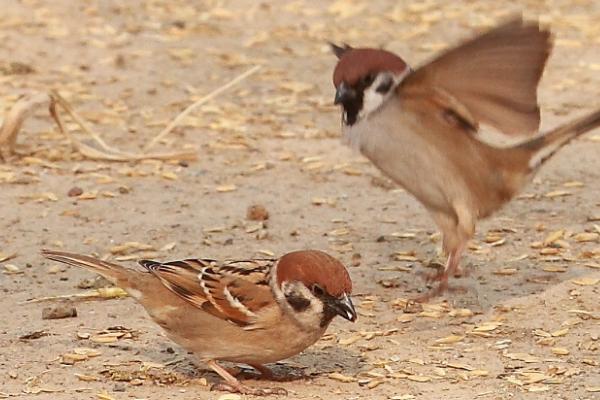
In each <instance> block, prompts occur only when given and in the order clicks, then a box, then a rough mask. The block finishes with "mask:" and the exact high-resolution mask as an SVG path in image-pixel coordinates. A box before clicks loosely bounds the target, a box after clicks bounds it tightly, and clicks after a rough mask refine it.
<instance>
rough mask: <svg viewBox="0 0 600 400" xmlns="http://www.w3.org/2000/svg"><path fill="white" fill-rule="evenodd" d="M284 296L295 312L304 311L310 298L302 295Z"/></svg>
mask: <svg viewBox="0 0 600 400" xmlns="http://www.w3.org/2000/svg"><path fill="white" fill-rule="evenodd" d="M285 298H286V300H287V302H288V304H289V305H290V306H291V307H292V308H293V309H294V311H296V312H302V311H306V309H307V308H308V307H309V306H310V300H308V299H306V298H304V297H300V296H295V295H289V296H286V297H285Z"/></svg>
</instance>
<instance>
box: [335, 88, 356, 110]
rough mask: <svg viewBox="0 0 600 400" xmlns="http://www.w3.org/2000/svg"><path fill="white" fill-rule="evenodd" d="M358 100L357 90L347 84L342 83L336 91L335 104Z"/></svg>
mask: <svg viewBox="0 0 600 400" xmlns="http://www.w3.org/2000/svg"><path fill="white" fill-rule="evenodd" d="M355 98H356V90H354V89H352V88H351V87H349V86H348V85H346V83H345V82H342V83H340V85H339V86H338V87H337V90H336V91H335V99H334V100H333V104H336V105H337V104H344V103H346V102H348V101H351V100H354V99H355Z"/></svg>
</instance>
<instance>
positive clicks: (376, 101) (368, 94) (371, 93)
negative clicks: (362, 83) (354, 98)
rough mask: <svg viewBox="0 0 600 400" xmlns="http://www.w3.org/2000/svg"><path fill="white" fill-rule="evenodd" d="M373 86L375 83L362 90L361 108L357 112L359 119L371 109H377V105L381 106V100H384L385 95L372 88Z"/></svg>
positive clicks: (369, 112)
mask: <svg viewBox="0 0 600 400" xmlns="http://www.w3.org/2000/svg"><path fill="white" fill-rule="evenodd" d="M374 86H375V85H372V86H371V87H369V88H367V89H366V90H365V92H364V95H363V108H362V110H360V112H359V113H358V117H359V119H363V118H364V117H366V116H368V115H369V114H371V113H372V112H373V111H375V110H377V109H378V108H379V107H381V105H382V104H383V101H384V100H385V97H384V96H383V95H382V94H381V93H379V92H377V91H376V90H375V89H374Z"/></svg>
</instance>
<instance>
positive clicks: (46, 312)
mask: <svg viewBox="0 0 600 400" xmlns="http://www.w3.org/2000/svg"><path fill="white" fill-rule="evenodd" d="M76 316H77V309H76V308H75V307H73V306H70V305H64V304H59V305H56V306H52V307H46V308H44V309H43V310H42V319H60V318H74V317H76Z"/></svg>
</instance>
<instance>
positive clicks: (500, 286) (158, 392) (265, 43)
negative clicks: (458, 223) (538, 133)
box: [0, 0, 600, 400]
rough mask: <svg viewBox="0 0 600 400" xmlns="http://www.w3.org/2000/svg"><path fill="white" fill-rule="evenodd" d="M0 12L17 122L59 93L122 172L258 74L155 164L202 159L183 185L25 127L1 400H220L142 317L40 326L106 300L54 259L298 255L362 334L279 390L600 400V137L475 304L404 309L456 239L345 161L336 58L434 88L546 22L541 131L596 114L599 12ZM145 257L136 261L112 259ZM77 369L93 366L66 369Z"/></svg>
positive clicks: (152, 6)
mask: <svg viewBox="0 0 600 400" xmlns="http://www.w3.org/2000/svg"><path fill="white" fill-rule="evenodd" d="M1 3H2V6H1V8H2V11H1V13H0V43H2V45H1V46H0V108H1V109H3V110H6V109H8V108H9V107H10V106H12V104H14V102H15V101H16V99H17V97H18V96H19V95H20V94H22V93H25V92H27V91H31V90H40V91H47V90H49V89H51V88H54V89H58V90H59V91H60V92H61V93H62V94H63V96H65V97H66V98H67V99H68V100H69V101H71V102H72V103H73V105H74V107H75V108H76V109H77V110H78V111H79V112H80V113H81V115H82V116H83V117H84V118H85V119H86V120H87V121H88V123H89V124H90V126H92V127H93V129H94V130H96V131H97V132H98V133H99V134H101V135H102V137H103V138H104V139H105V140H106V141H107V142H108V143H110V145H112V146H115V147H118V148H120V149H122V150H127V151H132V152H139V151H140V149H141V147H142V146H143V145H144V144H145V143H147V142H148V141H149V140H150V139H151V138H152V137H153V136H154V135H156V133H157V132H158V131H159V130H161V129H162V128H164V126H165V125H166V124H167V123H168V121H169V120H171V119H172V118H173V117H174V116H175V115H177V113H179V112H180V111H181V110H182V109H183V108H185V107H186V106H187V105H189V104H191V103H192V102H193V101H194V100H197V99H199V98H200V97H202V96H203V95H204V94H206V93H208V92H209V91H211V90H213V89H215V88H217V87H219V86H221V85H223V84H224V83H226V82H227V81H229V80H231V79H233V78H234V77H235V76H237V75H238V74H240V73H242V72H244V71H245V70H247V69H249V68H250V67H252V66H253V65H256V64H260V65H262V66H263V67H262V69H261V70H260V71H259V72H258V73H257V74H255V75H253V76H252V77H250V78H249V79H247V80H246V81H244V82H243V83H242V84H240V85H239V86H236V87H235V88H234V89H232V90H230V91H228V92H226V93H224V94H222V95H220V96H219V97H218V98H217V99H215V100H213V101H211V102H209V103H207V104H206V105H204V106H202V107H201V108H200V110H198V111H197V112H195V113H193V114H192V116H190V117H189V118H187V119H186V120H185V123H184V125H183V126H181V127H179V128H177V129H176V131H175V132H174V133H172V134H171V135H169V136H168V137H167V138H166V140H165V141H164V142H163V143H161V144H160V145H159V146H157V148H156V150H157V151H158V150H161V151H172V150H177V149H182V148H185V147H186V146H195V147H196V148H197V149H198V160H197V161H193V162H189V163H178V162H177V161H173V162H154V161H152V162H139V163H112V162H95V161H89V160H85V159H83V158H82V157H81V156H80V155H79V154H77V153H75V152H72V150H71V148H70V146H69V144H68V142H67V140H66V139H65V138H64V137H63V136H62V135H60V133H59V132H58V131H57V129H56V127H55V125H54V124H53V123H52V122H51V120H50V119H49V118H48V116H47V112H45V111H44V110H39V112H36V113H35V116H34V117H33V118H32V119H30V120H29V121H28V122H27V123H26V125H25V128H24V131H23V132H22V134H21V135H20V136H19V138H18V142H19V146H18V150H19V151H20V152H21V153H22V154H24V155H22V156H18V157H14V158H13V159H11V160H9V162H8V163H5V164H0V204H1V205H2V211H1V213H0V252H1V253H2V254H1V255H0V259H2V258H6V256H10V255H12V254H13V253H14V254H15V257H13V258H11V259H9V260H7V261H4V262H2V263H1V264H0V271H1V272H2V273H1V274H0V287H1V289H2V292H1V294H2V300H1V305H2V306H1V307H0V349H1V350H0V398H5V397H8V398H13V397H14V398H23V399H118V400H124V399H133V398H137V399H218V398H219V396H221V395H222V393H216V392H209V390H208V386H209V385H210V384H211V383H214V382H216V381H217V380H218V377H217V376H216V375H215V374H214V373H212V372H209V371H207V370H205V369H203V368H204V367H202V366H201V367H200V368H195V367H194V366H193V365H192V364H191V357H190V356H189V355H186V354H185V352H184V351H182V350H181V349H180V348H178V347H177V346H175V345H174V344H173V343H171V342H170V341H169V340H168V339H167V338H166V337H165V336H164V334H163V333H162V332H161V331H160V329H159V328H158V327H157V326H155V325H153V323H152V322H151V321H150V320H149V318H148V317H147V316H146V314H145V312H144V310H143V309H142V308H141V307H140V306H138V305H137V304H136V303H135V302H134V301H133V300H132V299H130V298H125V299H120V300H112V299H111V300H105V301H93V302H80V301H77V302H75V303H74V305H75V307H76V309H77V317H74V318H66V319H57V320H43V319H42V310H43V309H44V308H46V307H50V306H53V305H56V304H57V303H56V302H50V303H25V302H26V301H27V300H30V299H35V298H40V297H44V296H57V295H67V294H74V293H81V292H84V291H85V290H84V289H80V288H78V286H81V285H80V284H81V282H82V281H83V280H84V279H88V278H92V275H91V274H89V273H87V272H85V271H82V270H77V269H72V268H67V267H64V266H58V265H57V264H55V263H52V262H48V261H45V260H43V259H41V257H40V256H39V254H38V252H39V249H40V248H43V247H49V248H63V249H66V250H69V251H74V252H81V253H86V254H92V253H93V254H97V255H100V256H105V255H110V257H111V258H112V259H113V260H114V259H120V260H123V262H126V263H127V262H129V263H131V262H133V260H135V259H138V258H142V257H153V258H157V259H160V260H170V259H171V260H172V259H179V258H187V257H214V258H226V257H237V258H240V257H241V258H243V257H249V256H260V255H270V254H275V255H278V254H282V253H284V252H287V251H291V250H295V249H302V248H319V249H323V250H326V251H328V252H330V253H331V254H333V255H336V256H338V257H340V259H341V260H343V261H344V263H346V264H347V265H349V266H350V267H349V268H350V272H351V275H352V278H353V280H354V284H355V292H356V293H355V296H354V297H355V302H356V303H357V304H358V310H359V313H360V317H359V321H358V322H357V323H356V324H351V323H348V322H346V321H341V320H340V321H335V322H334V323H333V324H332V326H331V328H330V330H329V334H328V335H327V336H326V337H325V338H323V340H321V341H320V342H318V343H317V344H316V345H315V346H313V347H312V348H310V349H308V350H307V351H306V352H304V353H303V354H301V355H299V356H297V357H294V358H293V359H290V360H286V361H284V362H282V363H280V364H279V365H277V366H275V370H276V372H277V373H280V374H284V373H299V372H303V373H304V375H305V376H307V379H304V380H297V381H294V382H288V383H283V384H279V386H283V387H285V388H286V389H287V390H288V391H289V392H290V395H289V397H288V398H291V399H312V398H315V399H328V400H329V399H347V400H354V399H396V400H400V399H402V400H409V399H475V398H477V399H598V398H600V392H599V391H600V372H599V371H600V366H599V363H600V357H599V355H600V341H599V336H600V323H599V322H600V305H599V303H598V298H599V291H600V283H598V282H599V280H600V270H599V268H600V241H599V239H598V237H599V233H600V185H599V184H598V178H599V177H600V158H599V157H598V155H599V154H600V132H593V133H590V134H588V135H586V136H585V137H582V138H580V139H579V140H576V141H575V142H574V143H572V144H570V145H569V146H568V147H566V148H565V149H563V151H561V152H560V154H559V155H558V156H557V157H556V158H555V159H554V160H552V161H551V162H549V163H548V165H547V166H546V167H545V168H544V169H543V171H542V172H541V173H540V174H539V176H538V177H537V178H536V179H535V181H534V182H533V183H532V184H531V185H530V186H529V187H528V188H527V190H526V192H525V193H524V194H523V195H522V196H520V197H519V198H517V199H515V200H514V201H513V202H512V203H511V204H509V205H508V206H507V207H506V208H505V209H503V210H502V211H500V212H499V213H498V214H496V215H495V216H494V217H492V218H491V219H489V220H487V221H484V222H482V223H481V224H480V225H479V226H478V233H477V236H476V238H475V240H473V242H472V245H471V246H470V250H469V251H468V253H467V254H466V256H465V258H464V263H465V265H467V266H468V270H469V271H470V274H469V276H468V277H465V278H461V279H456V280H454V281H453V283H454V284H455V285H461V286H463V288H464V289H465V290H466V291H462V292H455V293H451V294H449V295H448V296H446V297H445V298H443V299H438V300H436V301H433V302H431V303H430V304H426V305H424V307H423V309H422V310H421V309H418V308H414V307H406V299H407V298H412V297H415V296H417V295H419V294H420V293H422V291H423V290H426V286H425V283H424V282H423V281H422V279H421V278H420V277H419V272H423V271H427V270H428V269H427V268H425V265H426V264H428V261H430V260H438V261H440V260H441V258H440V256H439V254H438V251H439V250H438V249H439V245H440V244H439V235H438V234H436V229H435V226H434V224H433V222H432V221H431V220H430V219H429V217H428V216H427V215H426V213H425V212H424V210H423V208H422V207H421V206H420V205H419V204H418V203H417V202H416V201H415V200H414V199H412V198H411V197H410V196H409V195H408V194H407V193H405V192H404V191H402V190H399V189H398V188H395V187H394V186H393V185H391V184H390V183H389V182H388V181H386V180H385V179H383V178H382V177H381V175H380V173H379V172H378V171H377V170H376V169H375V168H373V167H372V166H371V165H370V164H369V163H368V162H366V161H365V160H364V159H362V158H361V157H360V156H359V155H357V154H353V153H352V152H351V151H350V150H349V149H347V148H345V147H344V146H343V145H342V144H341V143H340V141H339V119H340V116H339V111H338V110H337V109H336V108H335V107H333V106H332V104H331V103H332V99H333V88H332V84H331V72H332V67H333V65H334V62H335V60H334V58H333V57H332V56H331V55H330V54H329V52H328V49H327V46H326V44H325V41H326V40H334V41H338V42H342V41H343V42H348V43H351V44H360V45H375V46H379V45H382V46H385V47H386V48H388V49H391V50H393V51H396V52H398V53H400V54H402V55H403V56H404V57H405V58H406V59H407V60H408V61H409V62H410V63H411V64H412V65H417V64H418V63H419V62H421V61H423V60H425V59H427V58H428V57H430V56H431V55H433V54H435V52H436V51H438V50H440V49H441V48H443V47H445V46H447V45H449V44H451V43H454V42H455V41H457V40H459V39H460V38H463V37H465V36H468V35H470V34H472V33H474V32H477V31H479V30H481V29H484V28H485V27H488V26H491V25H492V24H493V23H494V22H495V21H498V20H500V19H501V18H503V17H506V16H507V15H510V14H511V13H513V12H516V11H519V10H524V11H525V13H526V15H529V16H540V17H541V18H542V20H543V21H544V22H545V23H549V24H551V26H552V29H553V31H554V32H555V34H556V36H557V42H556V46H555V50H554V52H553V55H552V56H551V58H550V61H549V64H548V68H547V70H546V73H545V76H544V79H543V81H542V83H541V85H540V103H541V107H542V111H543V114H542V115H543V123H542V125H543V127H544V128H547V127H552V126H554V125H555V124H557V123H559V122H561V121H566V120H567V119H569V118H573V117H575V116H578V115H581V114H583V113H584V112H585V111H590V110H591V109H592V108H594V107H598V105H600V39H599V38H600V24H598V21H600V5H599V4H598V2H596V1H593V0H588V1H586V0H579V1H553V0H547V1H536V0H531V1H524V2H522V4H520V5H519V4H517V2H511V5H506V4H504V3H505V2H488V1H462V2H461V1H456V2H445V1H441V0H429V1H424V2H394V1H389V2H385V1H378V0H376V1H336V2H329V1H320V2H317V1H314V2H313V1H306V2H300V1H296V2H283V1H282V2H273V3H269V2H258V1H252V0H231V1H203V2H188V1H179V0H178V1H172V0H170V1H166V0H153V1H128V2H123V1H116V0H114V1H113V0H106V1H97V2H94V1H77V2H73V1H67V0H55V1H53V2H46V1H41V0H21V1H17V0H2V2H1ZM467 61H468V60H467ZM67 126H68V127H69V128H71V129H75V130H76V129H77V126H76V125H75V124H73V123H71V122H70V120H68V119H67ZM76 132H77V131H76ZM76 134H77V135H78V137H80V138H81V139H85V140H87V139H86V136H85V135H84V134H83V133H82V132H78V133H76ZM75 188H79V189H81V190H78V189H75ZM70 191H71V194H72V195H77V193H78V192H79V193H83V194H81V195H80V196H74V197H70V196H69V195H68V193H69V192H70ZM252 204H262V205H264V206H265V207H266V209H267V210H268V212H269V214H270V218H269V219H268V220H267V221H266V222H265V223H264V224H263V223H260V222H254V221H248V220H246V209H247V207H248V206H250V205H252ZM127 242H137V244H134V245H132V246H130V247H129V250H123V251H121V252H120V253H119V252H118V251H117V250H118V249H116V250H115V248H114V247H115V246H119V245H122V244H124V243H127ZM142 244H143V245H147V246H142ZM111 249H112V250H113V253H115V252H116V253H117V254H113V253H111ZM128 260H129V261H128ZM118 326H120V327H121V328H119V329H116V330H115V329H113V330H112V331H109V332H108V333H110V332H112V333H110V334H108V335H107V334H106V332H105V334H100V333H101V332H103V331H105V330H106V329H108V328H111V327H113V328H114V327H118ZM35 332H42V334H39V335H33V337H29V338H27V337H25V338H23V339H20V338H22V337H24V336H25V335H29V334H32V333H35ZM45 334H48V335H45ZM37 336H41V337H37ZM99 336H100V337H101V338H100V339H98V337H99ZM106 337H113V338H114V339H106ZM102 338H104V339H102ZM103 341H104V342H107V341H108V342H110V343H98V342H103ZM76 348H87V349H88V350H85V351H81V350H80V351H79V353H85V354H84V355H83V356H81V355H80V356H79V357H77V356H75V357H73V356H71V357H69V356H64V355H65V354H67V353H73V352H74V350H75V349H76ZM89 349H93V352H92V353H90V351H92V350H89ZM86 352H87V353H86ZM86 354H87V355H86ZM249 384H250V385H267V384H268V383H266V382H258V381H249Z"/></svg>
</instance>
